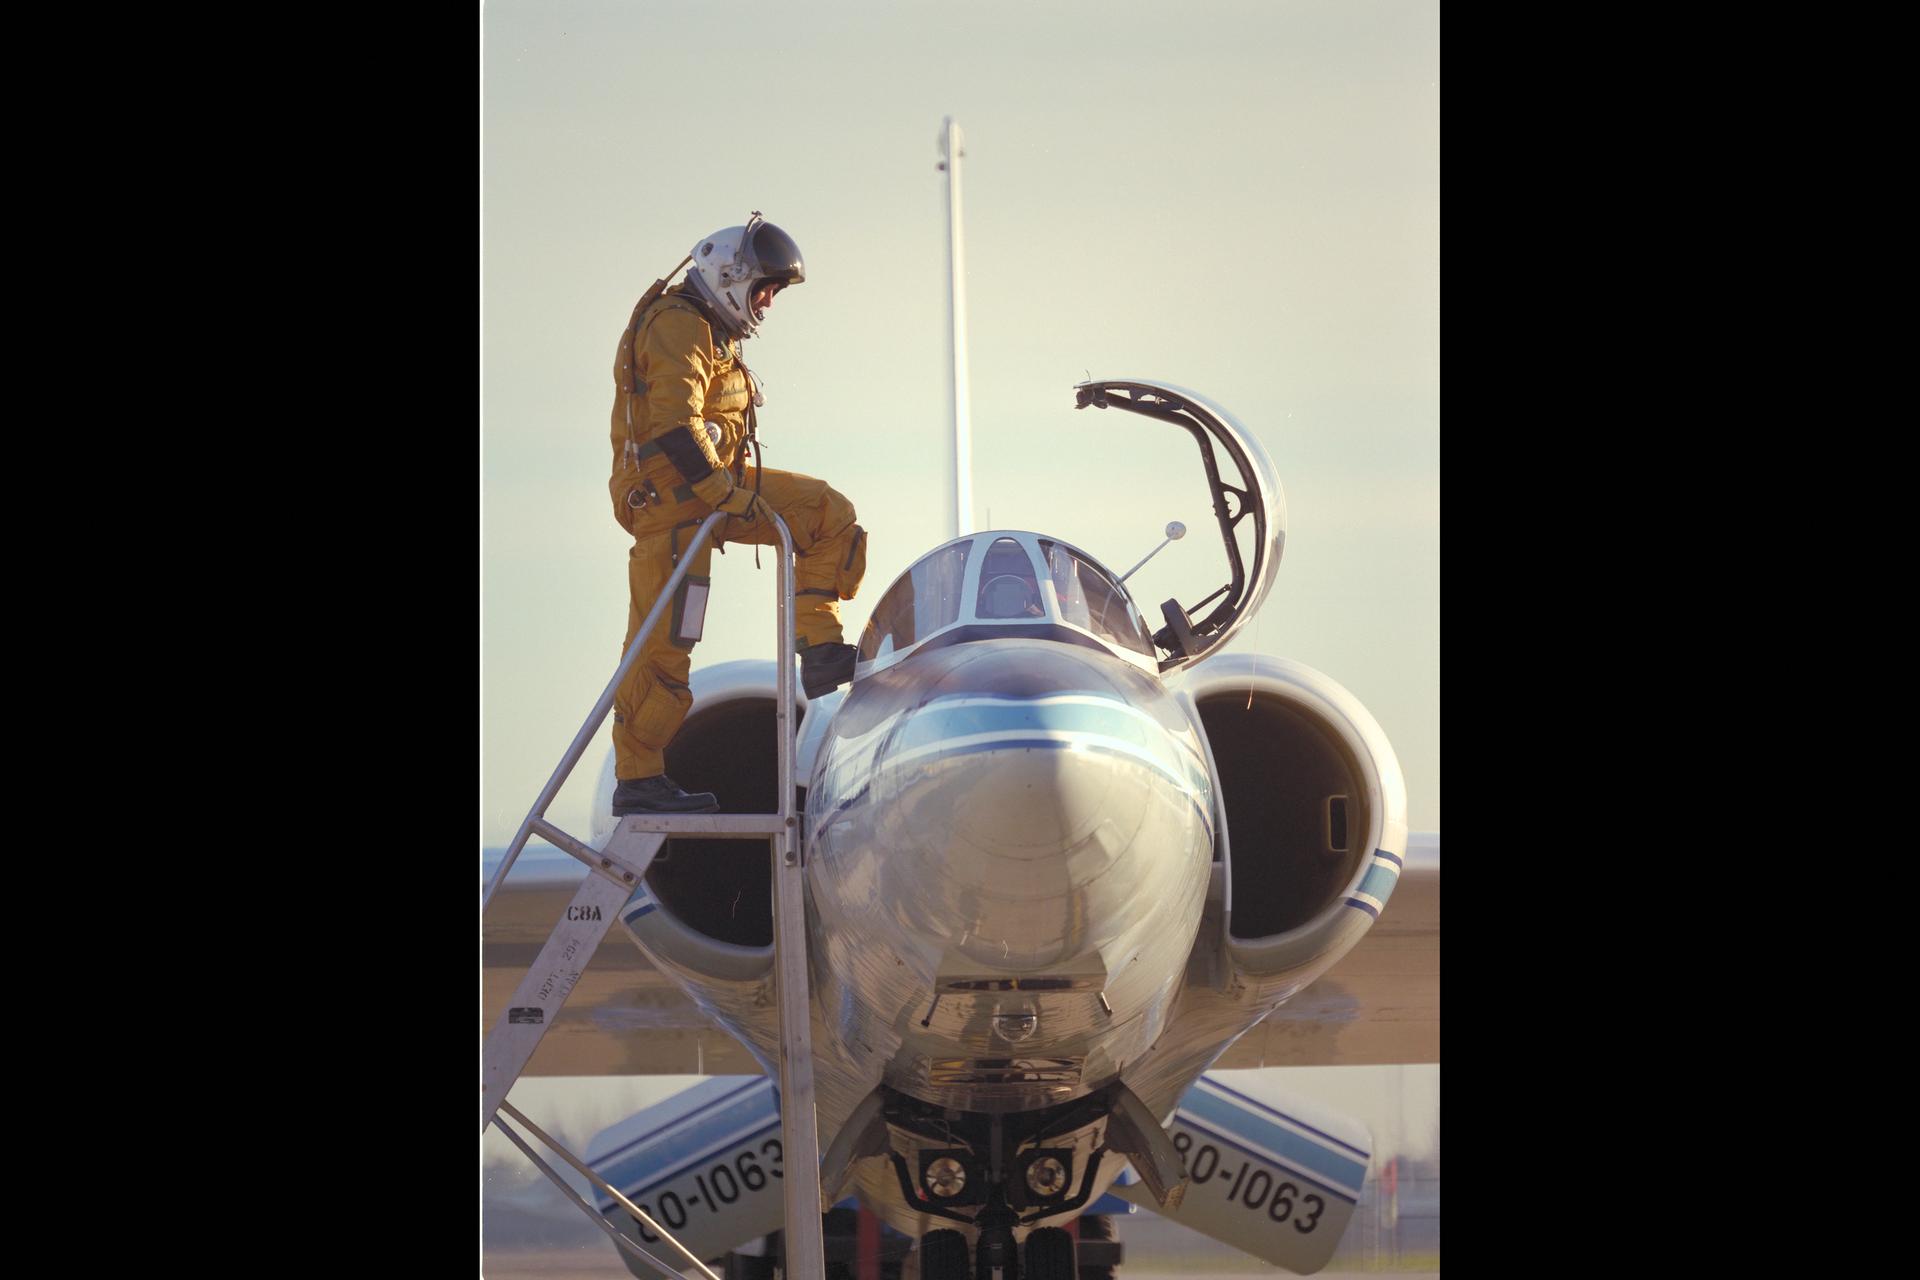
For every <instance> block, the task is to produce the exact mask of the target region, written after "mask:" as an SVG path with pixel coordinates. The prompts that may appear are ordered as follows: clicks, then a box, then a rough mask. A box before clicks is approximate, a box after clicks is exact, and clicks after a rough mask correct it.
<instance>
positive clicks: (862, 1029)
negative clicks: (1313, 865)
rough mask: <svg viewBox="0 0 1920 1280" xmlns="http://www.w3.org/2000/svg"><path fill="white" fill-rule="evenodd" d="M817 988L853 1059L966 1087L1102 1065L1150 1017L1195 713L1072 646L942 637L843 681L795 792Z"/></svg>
mask: <svg viewBox="0 0 1920 1280" xmlns="http://www.w3.org/2000/svg"><path fill="white" fill-rule="evenodd" d="M807 811H808V816H807V826H808V832H807V848H808V884H809V888H810V890H811V892H812V896H813V905H814V912H813V916H812V920H811V930H812V932H811V936H810V939H809V942H810V949H811V950H812V952H813V955H814V973H813V979H814V982H815V984H816V991H815V999H816V1001H817V1002H818V1006H819V1008H820V1010H821V1012H822V1014H823V1015H824V1020H825V1021H826V1022H827V1024H828V1030H829V1033H830V1034H831V1035H832V1037H833V1038H834V1040H836V1041H837V1042H838V1043H839V1044H840V1045H841V1046H842V1048H843V1050H844V1051H845V1052H846V1054H847V1057H848V1058H849V1059H851V1060H852V1061H853V1062H855V1063H858V1064H859V1066H860V1068H861V1074H862V1075H866V1074H868V1073H869V1072H874V1073H877V1074H878V1076H879V1077H880V1078H881V1079H883V1080H884V1082H885V1083H886V1084H887V1085H889V1086H890V1087H892V1088H895V1089H898V1090H900V1091H901V1092H903V1093H907V1094H910V1095H912V1096H914V1097H918V1098H920V1099H922V1100H923V1101H927V1102H933V1103H939V1104H942V1105H945V1106H950V1107H954V1108H958V1109H962V1110H968V1111H1012V1110H1030V1109H1033V1108H1035V1107H1039V1106H1045V1105H1049V1104H1052V1103H1057V1102H1061V1101H1065V1100H1067V1099H1070V1098H1073V1097H1076V1096H1079V1095H1081V1094H1084V1093H1086V1092H1088V1091H1090V1090H1091V1089H1093V1088H1097V1087H1098V1086H1100V1085H1102V1084H1104V1083H1106V1082H1107V1081H1110V1080H1112V1079H1114V1078H1115V1077H1116V1076H1118V1075H1119V1073H1120V1072H1121V1070H1122V1069H1123V1068H1124V1067H1125V1066H1126V1064H1127V1063H1128V1062H1129V1061H1130V1060H1132V1059H1133V1058H1135V1057H1137V1056H1138V1055H1139V1054H1140V1053H1142V1052H1143V1051H1144V1050H1145V1049H1146V1048H1147V1047H1148V1046H1149V1045H1151V1044H1152V1043H1153V1041H1154V1040H1155V1039H1156V1038H1157V1037H1158V1035H1159V1034H1160V1031H1161V1029H1162V1027H1163V1026H1164V1021H1165V1015H1166V1012H1167V1008H1168V1005H1169V1003H1170V1001H1171V998H1172V996H1173V994H1174V992H1175V991H1176V990H1177V988H1178V985H1179V982H1180V979H1181V976H1182V974H1183V972H1184V969H1185V963H1186V958H1187V955H1188V953H1189V952H1190V951H1191V950H1192V947H1193V942H1194V934H1195V931H1196V929H1197V927H1198V925H1199V921H1200V913H1201V907H1202V905H1203V900H1204V896H1205V892H1206V887H1207V879H1208V866H1209V861H1210V859H1211V857H1212V847H1213V830H1212V828H1213V820H1212V813H1213V801H1212V782H1211V779H1210V778H1209V776H1208V772H1207V765H1206V761H1205V756H1204V753H1203V751H1202V749H1201V746H1200V742H1199V737H1198V734H1197V733H1196V732H1195V730H1194V728H1193V726H1192V725H1191V724H1190V723H1189V722H1188V720H1187V717H1186V715H1185V713H1184V712H1183V711H1182V710H1181V708H1180V706H1179V705H1178V704H1177V703H1176V702H1175V701H1174V699H1173V698H1172V697H1171V696H1170V695H1168V694H1167V693H1166V692H1165V691H1164V690H1163V689H1162V688H1161V687H1160V685H1159V682H1158V681H1157V680H1156V679H1154V678H1153V677H1152V676H1150V675H1148V674H1146V673H1144V672H1142V671H1140V670H1139V669H1138V668H1137V667H1135V666H1133V665H1130V664H1128V663H1125V662H1122V661H1121V660H1119V659H1118V658H1116V657H1114V656H1113V655H1111V654H1109V653H1106V652H1103V651H1101V650H1099V649H1096V648H1093V647H1091V646H1080V645H1073V644H1065V643H1059V642H1055V641H1050V640H1040V639H1031V640H1028V639H1001V640H996V641H993V642H991V643H980V644H956V645H952V646H949V647H946V648H942V649H937V650H934V651H932V652H928V653H921V654H917V655H915V656H914V657H913V658H912V659H911V660H910V661H908V662H906V663H904V664H902V665H901V666H900V667H897V668H894V669H893V670H890V671H885V672H880V673H877V674H876V675H874V676H872V677H870V678H868V679H866V680H863V681H861V682H860V683H859V684H857V685H856V686H855V687H854V689H853V690H852V691H851V692H850V693H849V695H848V697H847V701H846V703H845V704H844V705H842V706H841V707H840V708H839V709H838V711H837V713H836V714H835V716H834V718H833V721H832V723H831V724H830V725H829V726H828V727H827V736H826V739H825V741H824V742H823V743H822V745H821V748H820V751H819V753H818V755H817V757H816V759H815V765H814V769H813V776H812V785H811V787H810V788H809V792H808V802H807Z"/></svg>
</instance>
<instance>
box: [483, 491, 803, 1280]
mask: <svg viewBox="0 0 1920 1280" xmlns="http://www.w3.org/2000/svg"><path fill="white" fill-rule="evenodd" d="M724 515H725V513H724V512H720V511H715V512H714V513H713V514H711V515H709V516H708V517H707V518H706V519H705V520H704V521H702V522H701V524H700V527H699V529H698V530H696V531H695V533H694V535H693V537H692V538H691V539H690V540H689V541H688V543H687V546H686V549H685V550H684V551H683V552H681V554H680V558H679V561H678V562H677V563H676V564H675V565H674V569H673V573H672V574H671V575H670V576H669V577H668V578H667V582H666V585H665V586H664V587H663V588H661V591H660V598H659V599H657V600H655V601H654V604H653V608H652V609H650V610H649V611H648V612H647V616H646V618H645V619H644V620H643V621H642V622H641V624H640V629H639V630H638V631H636V632H635V633H634V637H633V641H632V643H630V644H629V645H628V646H627V651H626V653H625V654H623V655H621V658H620V666H619V668H618V669H617V670H615V672H614V674H613V679H612V680H610V681H608V682H607V687H606V689H605V690H604V691H602V693H601V694H600V697H599V699H598V701H596V702H595V703H594V705H593V710H592V711H591V712H589V713H588V714H587V719H586V722H585V723H584V724H582V725H581V726H580V732H578V733H577V734H575V735H574V738H573V742H572V743H571V744H570V745H569V746H568V747H567V750H566V754H565V755H563V756H562V757H561V760H560V763H559V765H558V766H557V767H555V769H554V771H553V775H552V776H551V777H549V778H548V779H547V784H546V786H544V787H542V788H541V790H540V795H539V797H538V798H537V799H536V800H535V801H534V803H533V807H532V808H531V809H529V810H528V811H527V816H526V817H525V818H524V819H522V820H521V823H520V829H519V830H518V831H517V832H515V833H514V837H513V843H512V844H511V845H509V846H508V848H507V852H506V856H505V857H503V858H502V859H501V860H500V866H499V869H498V870H496V871H495V872H494V874H493V879H492V880H491V881H489V882H488V885H487V888H486V892H485V893H484V894H483V895H482V897H481V903H480V910H481V913H482V915H483V916H484V914H485V913H486V908H487V904H488V903H490V902H491V901H492V900H493V895H494V891H495V890H497V889H498V888H499V887H500V885H501V883H502V882H503V881H505V880H506V878H507V872H508V871H509V870H510V869H511V868H512V867H513V863H514V860H515V859H516V858H518V857H519V856H520V853H521V850H523V849H524V848H526V844H527V840H528V838H529V837H530V836H531V835H533V834H534V833H535V832H536V831H537V832H538V833H539V834H541V835H542V836H544V837H546V838H547V839H548V840H550V841H553V842H554V843H555V844H557V845H558V846H559V847H560V848H562V849H565V850H566V852H568V853H570V854H572V855H573V856H574V857H575V858H578V859H579V860H580V861H582V862H584V863H586V864H587V866H588V867H589V868H591V869H593V870H595V871H599V872H602V873H607V871H608V864H607V862H606V861H605V860H604V859H595V858H590V857H588V856H587V854H588V853H589V852H593V851H592V850H591V847H590V846H588V845H587V844H586V843H585V842H583V841H580V840H578V839H576V838H574V837H572V836H569V835H567V833H566V832H564V831H562V830H560V828H558V827H557V826H555V825H553V824H552V823H550V822H548V821H547V818H546V815H547V808H548V806H549V805H551V804H552V803H553V800H554V797H555V796H557V795H558V794H559V793H560V788H561V787H562V786H564V785H565V784H566V781H567V779H568V778H569V777H571V776H572V774H573V770H574V767H575V766H576V765H578V764H579V762H580V757H581V756H583V755H584V754H586V749H587V745H588V744H589V743H591V742H592V741H593V737H594V735H595V734H596V733H598V732H599V731H600V726H601V725H602V724H604V723H605V722H606V718H607V714H608V712H610V711H611V710H612V709H613V699H614V695H615V693H616V692H618V690H619V688H620V684H621V682H622V681H624V680H625V679H626V678H627V674H628V672H630V671H631V670H632V669H633V664H634V663H635V662H637V661H638V660H639V657H640V650H641V647H642V646H643V645H644V644H645V643H646V640H647V637H648V636H649V635H651V634H652V632H653V628H654V627H655V626H656V625H658V623H659V621H660V618H661V615H662V614H663V613H665V611H666V606H667V602H668V601H669V600H670V599H672V598H673V595H674V593H675V592H676V591H677V590H678V589H679V586H680V583H681V581H682V580H683V579H684V578H685V577H686V575H687V570H688V568H689V567H690V566H691V565H692V564H693V557H694V553H695V552H697V551H698V550H699V549H700V548H701V547H702V546H703V545H705V543H706V540H707V538H708V536H709V535H710V534H711V533H712V532H713V527H714V525H715V524H716V523H718V521H719V520H720V519H721V518H722V517H723V516H724ZM769 518H770V519H771V521H772V523H773V527H774V529H775V531H776V532H777V533H778V534H779V535H780V557H779V560H780V563H779V571H778V573H777V574H776V583H777V589H776V591H775V597H774V600H775V607H774V626H775V628H776V630H777V632H778V649H779V654H780V657H779V665H778V671H777V675H776V680H775V703H774V706H775V710H774V729H775V737H776V752H777V760H778V779H779V788H780V795H779V803H778V805H777V806H776V811H775V813H774V814H773V817H772V822H771V824H770V825H771V826H772V828H773V830H772V831H771V833H770V834H769V836H768V846H769V852H770V854H771V857H772V862H773V868H772V870H773V876H774V956H775V967H776V970H777V978H776V990H777V995H778V1012H779V1020H780V1043H781V1054H780V1059H779V1062H778V1064H777V1066H778V1073H779V1083H780V1097H781V1107H780V1112H781V1115H780V1120H781V1137H782V1139H783V1144H784V1147H785V1151H786V1153H787V1167H788V1170H789V1173H790V1175H792V1176H789V1177H788V1178H787V1179H786V1180H785V1182H786V1186H785V1192H786V1195H785V1200H786V1218H787V1221H786V1246H787V1248H786V1253H787V1264H788V1270H789V1273H790V1274H793V1275H797V1276H804V1277H817V1276H819V1275H821V1274H822V1268H823V1267H824V1265H825V1247H824V1246H825V1242H824V1240H823V1239H822V1233H821V1229H820V1150H819V1147H820V1142H819V1130H818V1125H817V1116H816V1112H815V1109H814V1100H813V1056H812V1031H811V1021H812V998H811V995H810V992H809V983H808V977H807V949H806V922H805V910H806V908H805V883H804V876H805V873H806V872H805V862H804V859H803V857H802V854H801V838H800V832H799V830H798V826H797V821H796V814H795V811H794V767H795V765H794V755H795V751H796V747H795V743H794V739H795V737H796V734H795V728H796V723H795V716H796V714H797V710H798V707H797V699H798V695H797V693H796V691H795V688H794V672H793V655H794V636H793V613H794V610H795V608H796V605H795V603H794V567H793V534H792V533H791V532H790V531H789V530H788V528H787V524H786V521H784V520H782V519H781V518H780V517H779V516H778V515H776V514H772V513H771V512H769ZM707 817H708V815H698V814H681V815H648V818H647V821H646V829H647V830H655V831H661V832H665V833H667V834H669V835H673V834H679V835H685V836H701V835H707V836H717V835H722V834H731V833H728V832H725V831H724V830H719V829H715V828H723V827H724V826H726V825H729V824H723V823H715V822H713V821H711V820H708V821H704V822H703V821H701V819H702V818H707ZM762 821H765V820H764V819H763V820H762ZM683 823H684V824H685V825H686V827H687V828H688V829H687V830H684V831H677V830H676V828H677V826H679V825H680V824H683ZM702 827H705V828H707V829H706V830H701V829H700V828H702ZM618 831H619V828H617V827H616V830H615V834H616V835H617V834H618ZM611 856H612V855H611V854H610V853H609V854H608V857H611ZM648 860H649V861H650V860H651V859H648ZM613 869H614V870H618V869H619V868H618V866H615V867H614V868H613ZM609 878H610V879H615V880H616V883H617V882H618V881H619V879H620V878H619V877H614V876H611V875H610V874H609ZM625 878H627V879H631V878H632V877H631V876H627V877H625ZM563 923H564V922H563ZM796 948H797V953H796ZM561 998H562V999H563V1000H564V998H565V997H564V995H563V996H562V997H561ZM543 1034H544V1033H543ZM516 1078H517V1077H516ZM511 1087H512V1084H511V1082H509V1083H508V1084H507V1086H506V1088H511ZM501 1092H502V1095H503V1096H504V1093H505V1089H504V1088H503V1089H502V1091H501ZM506 1105H507V1104H506V1103H505V1102H504V1101H503V1102H502V1103H501V1106H503V1107H506ZM508 1109H509V1110H511V1108H508ZM514 1114H516V1115H517V1114H518V1113H517V1112H516V1113H514ZM488 1119H489V1120H491V1116H489V1117H488ZM521 1119H522V1120H523V1122H524V1121H525V1118H524V1117H521ZM483 1127H484V1125H483ZM501 1128H502V1131H503V1132H508V1131H507V1130H506V1128H505V1126H501ZM536 1132H538V1131H537V1130H536ZM508 1136H509V1137H512V1138H514V1140H515V1143H516V1145H518V1146H520V1147H521V1149H522V1150H523V1151H525V1152H526V1153H527V1155H528V1157H529V1158H530V1159H532V1160H533V1162H534V1163H535V1165H537V1166H538V1167H539V1168H540V1169H541V1171H542V1172H543V1173H545V1174H546V1175H547V1176H548V1177H549V1178H550V1179H552V1180H553V1181H554V1182H556V1183H559V1184H560V1185H561V1189H562V1190H563V1191H566V1192H568V1193H569V1198H570V1199H572V1200H574V1202H575V1203H577V1204H580V1205H581V1207H582V1209H583V1211H586V1212H587V1213H589V1215H590V1216H593V1217H594V1218H595V1219H596V1221H598V1220H599V1215H597V1214H594V1213H593V1212H592V1210H591V1209H590V1208H588V1207H587V1206H586V1204H585V1202H584V1201H582V1200H580V1199H579V1197H578V1196H577V1195H574V1194H573V1193H572V1189H571V1188H570V1187H567V1186H566V1185H565V1184H564V1182H562V1181H561V1179H560V1178H559V1176H558V1175H557V1174H555V1173H554V1172H553V1170H552V1169H551V1168H549V1167H548V1166H547V1165H546V1164H545V1162H544V1161H541V1160H540V1159H539V1158H538V1157H537V1156H534V1155H533V1153H532V1151H531V1150H530V1149H528V1148H527V1147H526V1146H525V1144H524V1143H521V1142H520V1141H519V1139H518V1137H517V1135H513V1134H512V1133H510V1132H508ZM555 1149H556V1150H559V1148H557V1147H556V1148H555ZM563 1154H566V1153H564V1152H563ZM568 1159H569V1160H571V1159H572V1157H571V1156H570V1155H569V1156H568ZM803 1170H804V1172H802V1171H803ZM603 1225H605V1224H604V1223H603ZM611 1234H613V1235H614V1237H615V1239H616V1241H618V1242H619V1243H621V1244H624V1245H628V1246H630V1247H635V1248H637V1246H633V1245H632V1242H631V1241H629V1240H625V1239H624V1238H622V1237H621V1236H620V1234H619V1233H618V1232H611ZM662 1234H666V1233H665V1232H664V1231H663V1232H662ZM667 1238H668V1239H669V1240H671V1239H672V1237H671V1236H670V1235H669V1236H668V1237H667ZM674 1243H675V1245H676V1247H678V1242H677V1241H675V1242H674ZM683 1252H684V1250H683ZM643 1256H646V1257H647V1260H648V1261H649V1262H653V1261H654V1259H653V1258H652V1257H651V1256H650V1255H645V1254H644V1253H643Z"/></svg>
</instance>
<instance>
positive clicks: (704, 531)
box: [480, 511, 793, 914]
mask: <svg viewBox="0 0 1920 1280" xmlns="http://www.w3.org/2000/svg"><path fill="white" fill-rule="evenodd" d="M724 515H725V512H721V511H715V512H714V513H713V514H712V515H710V516H708V517H707V518H706V519H705V520H704V521H702V522H701V525H700V528H699V529H698V530H696V531H695V532H694V535H693V537H692V539H691V540H690V541H689V542H688V543H687V549H686V550H685V551H683V552H681V553H680V563H679V564H676V565H675V566H674V567H673V573H672V575H671V576H669V577H668V578H667V585H666V586H665V587H664V588H662V589H661V591H660V598H659V599H658V600H656V601H654V602H653V608H652V609H651V610H649V611H648V613H647V617H646V620H645V621H644V622H642V623H641V624H640V630H638V631H636V632H635V633H634V636H633V643H632V644H630V645H628V646H627V652H626V653H625V654H624V655H623V656H622V657H621V659H620V667H619V670H617V671H615V672H614V673H613V679H611V680H609V681H608V682H607V687H606V689H605V690H604V691H603V692H602V693H601V694H600V700H599V701H597V702H595V703H594V704H593V710H592V711H591V712H589V713H588V715H587V720H586V723H585V724H583V725H581V726H580V732H579V733H576V734H575V735H574V736H573V745H571V746H569V747H568V748H567V753H566V755H565V756H563V757H561V760H560V764H559V767H558V768H556V769H555V770H554V771H553V776H552V777H550V778H548V779H547V785H546V786H544V787H542V788H541V789H540V798H539V799H537V800H535V801H534V802H533V808H531V809H529V810H528V811H527V816H526V817H525V818H524V819H522V820H521V823H520V830H518V831H517V832H515V833H514V836H513V843H512V844H510V845H508V846H507V856H506V857H504V858H502V859H501V860H500V869H499V870H497V871H495V872H494V873H493V879H492V880H491V881H489V882H488V884H487V891H486V893H485V894H483V895H482V896H481V899H480V910H481V912H482V913H483V914H484V913H485V911H486V909H487V904H488V903H489V902H492V901H493V894H494V890H496V889H498V888H499V887H500V882H501V881H503V880H505V879H506V878H507V872H508V871H509V870H511V869H512V867H513V862H514V859H516V858H518V857H519V856H520V851H521V850H522V849H524V848H526V846H527V837H528V836H529V835H531V834H532V832H533V823H534V820H535V819H538V818H545V817H546V816H547V806H548V805H550V804H552V803H553V798H554V797H555V796H557V795H559V794H560V788H561V787H562V786H563V785H565V783H566V781H567V778H568V777H569V776H570V775H571V774H572V773H573V767H574V766H575V765H576V764H578V763H580V757H581V756H582V755H584V754H586V750H587V744H588V743H590V742H592V741H593V735H594V734H596V733H598V732H599V731H600V726H601V725H602V724H603V723H605V721H606V718H607V713H608V712H609V711H611V710H613V695H614V694H615V693H616V692H618V691H619V688H620V682H621V681H622V680H625V679H626V678H627V672H629V671H631V670H632V669H633V664H634V663H635V662H638V661H639V660H640V646H641V645H642V644H644V643H645V642H646V639H647V636H648V635H649V634H651V633H652V631H653V628H654V625H655V624H656V623H658V622H659V621H660V616H661V615H662V614H663V613H665V612H666V608H667V602H668V601H670V600H672V599H673V593H674V592H675V591H677V590H679V587H680V581H681V579H683V578H685V577H686V576H687V570H688V569H689V568H691V567H692V566H693V555H694V552H696V551H698V550H699V549H700V547H701V545H702V544H703V543H705V542H706V540H707V537H708V535H709V534H711V533H712V532H713V526H714V525H715V524H717V523H719V521H720V520H721V519H722V518H723V517H724ZM781 535H782V537H783V538H785V541H786V548H787V554H788V555H789V556H791V555H792V554H793V540H792V539H791V538H786V529H785V526H784V525H783V526H782V527H781ZM789 643H790V642H789ZM789 661H791V659H789Z"/></svg>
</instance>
